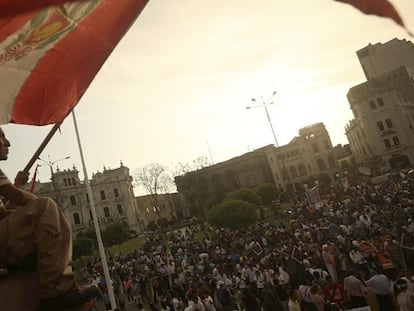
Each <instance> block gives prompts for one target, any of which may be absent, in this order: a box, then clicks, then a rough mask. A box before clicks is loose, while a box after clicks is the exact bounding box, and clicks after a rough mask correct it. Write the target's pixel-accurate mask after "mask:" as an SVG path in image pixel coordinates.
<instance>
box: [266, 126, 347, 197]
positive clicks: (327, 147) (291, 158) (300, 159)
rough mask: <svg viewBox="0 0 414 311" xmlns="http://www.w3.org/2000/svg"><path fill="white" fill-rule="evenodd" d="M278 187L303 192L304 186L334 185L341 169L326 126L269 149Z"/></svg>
mask: <svg viewBox="0 0 414 311" xmlns="http://www.w3.org/2000/svg"><path fill="white" fill-rule="evenodd" d="M267 157H268V161H269V164H270V168H271V170H272V174H273V178H274V181H275V184H276V185H277V186H278V187H279V188H283V189H285V190H288V191H295V190H300V189H302V188H303V187H302V184H304V183H307V182H311V181H313V180H315V179H321V178H324V180H326V181H327V180H328V178H329V180H330V181H332V179H333V177H334V174H335V173H337V172H338V170H339V165H338V161H337V159H336V153H335V149H334V148H333V147H332V142H331V139H330V137H329V133H328V131H327V130H326V128H325V125H324V124H323V123H316V124H313V125H309V126H306V127H304V128H301V129H300V130H299V135H298V136H296V137H294V138H293V139H292V140H291V141H290V142H289V143H288V144H286V145H283V146H280V147H279V148H269V149H267Z"/></svg>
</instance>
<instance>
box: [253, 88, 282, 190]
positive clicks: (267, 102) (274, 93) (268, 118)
mask: <svg viewBox="0 0 414 311" xmlns="http://www.w3.org/2000/svg"><path fill="white" fill-rule="evenodd" d="M276 93H277V92H276V91H274V92H273V93H272V95H270V96H269V98H268V99H267V100H265V99H264V98H263V96H261V101H260V105H256V106H247V107H246V109H252V108H257V107H263V108H264V110H265V112H266V117H267V121H269V125H270V129H271V130H272V134H273V139H274V140H275V144H276V148H278V149H279V143H278V141H277V138H276V133H275V129H274V128H273V124H272V120H271V119H270V114H269V111H268V110H267V106H268V105H272V104H273V102H269V100H270V99H272V97H273V96H275V95H276ZM251 100H252V101H253V102H258V101H257V100H256V98H252V99H251ZM280 160H281V162H282V169H283V171H284V172H286V175H287V180H288V184H290V176H289V172H288V171H287V169H286V165H285V161H284V159H283V157H280ZM282 179H283V172H282Z"/></svg>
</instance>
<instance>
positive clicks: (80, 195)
mask: <svg viewBox="0 0 414 311" xmlns="http://www.w3.org/2000/svg"><path fill="white" fill-rule="evenodd" d="M78 174H79V171H78V170H77V169H76V168H75V167H73V168H72V169H67V170H59V169H57V170H56V172H53V175H52V178H51V182H46V183H40V182H38V183H36V185H35V189H34V193H36V194H37V195H39V196H47V197H51V198H53V199H55V200H56V201H57V202H59V203H60V205H61V206H62V207H63V211H64V214H65V216H66V219H67V220H68V221H69V223H70V225H71V228H72V232H73V235H74V237H76V235H77V234H78V233H79V232H82V231H85V230H87V229H89V228H93V222H92V213H91V209H90V199H89V196H88V194H87V191H86V186H85V183H84V182H83V181H81V180H80V179H79V175H78ZM89 182H90V185H91V189H92V195H93V199H94V204H95V209H96V214H97V217H98V221H99V224H100V227H101V228H105V227H106V226H107V225H109V224H112V223H118V222H122V223H125V224H127V225H128V227H129V229H130V230H132V231H134V232H136V233H140V232H142V231H143V229H144V228H143V227H142V226H141V222H140V221H139V219H138V209H137V204H136V201H135V196H134V192H133V186H132V177H131V176H130V175H129V169H128V168H127V167H126V166H124V165H123V164H122V163H121V165H120V167H119V168H116V169H104V170H103V171H102V172H97V173H94V174H93V175H92V178H91V180H90V181H89Z"/></svg>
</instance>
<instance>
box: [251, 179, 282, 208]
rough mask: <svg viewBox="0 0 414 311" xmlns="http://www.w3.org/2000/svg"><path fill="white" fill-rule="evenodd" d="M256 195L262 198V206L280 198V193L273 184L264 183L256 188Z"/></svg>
mask: <svg viewBox="0 0 414 311" xmlns="http://www.w3.org/2000/svg"><path fill="white" fill-rule="evenodd" d="M255 190H256V194H257V195H258V196H259V197H260V201H261V203H262V204H265V205H269V204H271V203H272V202H273V200H274V199H275V198H276V197H277V196H278V194H279V191H278V190H277V188H276V186H275V185H274V184H272V183H263V184H260V185H258V186H257V187H256V189H255Z"/></svg>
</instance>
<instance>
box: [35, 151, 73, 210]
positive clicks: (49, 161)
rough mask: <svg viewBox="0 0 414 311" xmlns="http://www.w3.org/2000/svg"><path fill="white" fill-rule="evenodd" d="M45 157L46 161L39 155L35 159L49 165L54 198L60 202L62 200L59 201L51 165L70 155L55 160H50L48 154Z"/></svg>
mask: <svg viewBox="0 0 414 311" xmlns="http://www.w3.org/2000/svg"><path fill="white" fill-rule="evenodd" d="M47 158H48V160H47V161H46V160H43V159H42V158H40V157H38V158H37V159H38V160H40V161H42V162H43V163H45V165H47V166H49V169H50V180H51V181H52V187H53V192H54V193H55V200H56V202H57V203H59V204H62V202H60V195H59V193H58V190H59V189H58V187H57V186H56V181H55V173H54V171H53V165H55V164H56V163H57V162H60V161H63V160H67V159H69V158H70V157H69V156H67V157H64V158H62V159H58V160H55V161H51V160H50V155H48V156H47Z"/></svg>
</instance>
